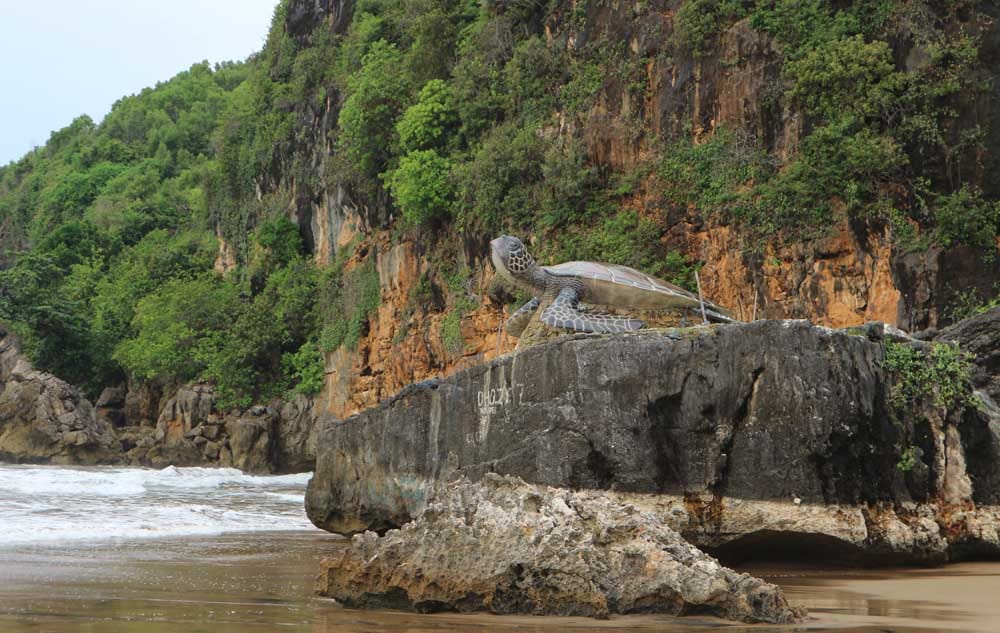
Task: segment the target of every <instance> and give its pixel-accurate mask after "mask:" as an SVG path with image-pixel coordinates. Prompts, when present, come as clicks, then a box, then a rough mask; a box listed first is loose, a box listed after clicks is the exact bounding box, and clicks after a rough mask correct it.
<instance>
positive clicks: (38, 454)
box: [0, 326, 121, 464]
mask: <svg viewBox="0 0 1000 633" xmlns="http://www.w3.org/2000/svg"><path fill="white" fill-rule="evenodd" d="M120 451H121V447H120V444H119V442H118V440H117V438H116V437H115V434H114V431H113V429H112V426H111V424H110V423H109V422H108V421H107V420H104V419H98V417H97V415H96V413H95V411H94V407H93V406H92V405H91V404H90V402H89V401H88V400H87V399H86V398H84V397H83V394H82V393H80V391H79V390H78V389H76V388H75V387H73V386H72V385H69V384H67V383H66V382H64V381H62V380H60V379H58V378H56V377H55V376H53V375H52V374H48V373H45V372H40V371H36V370H35V369H34V368H32V366H31V363H30V361H28V359H27V358H25V357H24V356H23V355H21V353H20V351H19V350H18V347H17V342H16V340H15V339H14V337H13V336H11V335H9V334H8V332H7V330H6V329H5V328H3V327H2V326H0V460H3V461H8V462H30V463H45V462H48V463H55V464H101V463H110V462H112V461H114V460H115V459H116V458H117V457H118V456H119V455H120Z"/></svg>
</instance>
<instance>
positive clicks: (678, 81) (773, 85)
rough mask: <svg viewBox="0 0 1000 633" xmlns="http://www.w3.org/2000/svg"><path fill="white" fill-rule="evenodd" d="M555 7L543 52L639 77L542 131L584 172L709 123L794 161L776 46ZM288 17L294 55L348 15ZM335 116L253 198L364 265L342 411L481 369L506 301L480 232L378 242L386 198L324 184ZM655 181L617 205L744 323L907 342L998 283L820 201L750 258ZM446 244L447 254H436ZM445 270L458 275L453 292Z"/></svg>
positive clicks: (307, 126) (332, 98)
mask: <svg viewBox="0 0 1000 633" xmlns="http://www.w3.org/2000/svg"><path fill="white" fill-rule="evenodd" d="M556 5H557V6H555V7H554V8H553V9H552V10H551V11H550V12H548V13H547V14H546V18H545V23H544V28H543V31H544V35H545V38H546V41H547V43H548V45H549V46H553V47H559V48H564V49H566V50H567V51H569V53H570V55H571V56H572V55H575V54H578V53H580V52H581V51H583V50H585V48H586V46H587V45H588V44H589V43H592V42H596V41H599V40H600V38H602V37H604V38H607V39H608V40H609V41H613V42H621V43H625V44H627V47H626V49H627V50H626V51H625V55H626V61H627V62H628V63H629V64H632V66H636V67H638V68H640V71H637V75H636V76H637V77H639V79H636V78H635V77H628V76H615V75H610V76H607V77H605V78H604V80H603V82H602V83H601V85H600V89H599V91H598V94H597V97H596V100H595V102H594V104H593V105H592V106H591V107H590V109H589V110H588V111H587V112H586V113H584V115H583V117H582V120H574V121H571V120H569V119H563V118H560V119H559V123H558V126H556V127H554V128H553V134H556V135H559V136H560V137H566V138H574V139H578V140H580V141H581V142H582V143H583V146H584V147H585V150H586V160H587V161H588V163H589V164H591V165H593V166H594V167H595V168H596V169H597V170H600V171H602V172H607V173H612V174H624V173H640V174H642V173H647V174H649V173H650V172H649V170H648V169H645V168H644V167H643V166H644V165H645V164H646V161H648V160H649V158H650V156H651V155H652V154H654V153H655V149H656V147H657V143H659V142H660V141H662V140H663V139H672V138H677V137H678V136H682V135H683V134H687V133H688V132H690V133H691V134H693V136H694V137H695V138H696V139H707V138H710V137H711V136H712V135H713V134H714V133H715V132H716V131H717V130H720V129H728V130H737V131H738V132H739V133H740V134H741V135H742V136H741V137H740V138H746V139H751V140H753V142H754V143H755V144H756V146H759V147H761V148H763V150H765V151H766V152H768V154H769V155H770V156H772V157H773V158H774V159H775V160H780V159H782V158H783V157H785V158H787V157H788V156H790V155H791V154H794V152H795V151H797V148H798V147H799V144H800V141H801V139H802V138H803V135H804V134H805V133H806V132H808V131H809V130H810V129H811V126H813V125H814V124H815V121H814V120H813V119H812V118H810V116H809V115H808V113H806V112H804V111H803V110H802V109H801V108H799V107H798V106H796V105H794V104H792V103H790V102H788V101H787V100H785V99H781V98H778V97H776V96H775V91H780V90H782V89H783V88H781V86H782V85H783V84H782V83H781V81H782V77H781V72H782V71H781V63H780V61H781V60H780V56H781V53H780V45H779V44H778V43H777V42H776V41H775V39H774V38H773V37H771V36H770V35H768V34H766V33H764V32H762V31H760V30H757V29H754V28H752V27H751V25H750V24H749V22H748V21H747V20H746V19H743V20H736V21H735V22H734V23H732V24H730V25H726V26H725V27H724V28H723V29H722V31H721V32H720V33H719V34H718V36H717V41H715V42H714V43H713V45H712V47H711V48H710V49H709V50H708V51H707V52H701V53H699V54H697V55H696V54H693V53H689V52H688V53H686V52H684V51H679V50H677V49H675V48H674V47H673V46H672V45H671V42H673V41H674V39H675V36H676V33H675V32H676V31H677V28H678V27H677V24H676V22H677V11H678V4H677V3H675V2H659V1H657V2H653V3H648V6H646V5H645V4H644V5H643V6H642V7H639V5H638V4H636V5H635V6H633V3H627V2H621V3H610V4H608V3H598V2H582V3H556ZM564 5H565V6H564ZM571 5H572V6H571ZM288 7H289V8H288V12H287V17H286V23H285V25H284V27H283V28H284V29H286V30H287V32H288V33H289V34H290V35H291V36H293V37H294V38H295V40H296V42H299V43H300V44H302V45H308V44H309V42H310V38H313V37H316V35H315V34H316V32H317V31H316V29H317V28H328V29H329V30H330V31H332V32H333V33H335V34H338V35H339V34H343V33H345V32H346V30H347V28H348V25H349V23H350V21H351V18H352V16H353V14H354V3H353V1H352V0H339V1H336V0H335V1H331V2H313V1H311V0H309V1H307V0H291V1H290V2H289V4H288ZM323 25H325V27H324V26H323ZM973 27H974V28H976V29H979V32H980V33H981V34H982V38H981V40H982V42H983V49H982V52H981V56H982V58H983V59H992V57H993V56H995V50H994V48H995V46H994V44H995V40H996V38H995V37H994V36H993V34H994V30H993V29H994V27H993V24H992V23H991V22H981V23H976V24H975V25H972V26H969V28H973ZM963 28H965V25H963ZM893 46H894V47H895V50H894V56H895V57H896V58H898V59H900V60H905V61H904V62H901V64H902V66H903V67H907V68H909V67H911V66H913V67H916V66H914V65H919V64H920V63H921V62H920V61H919V60H920V59H923V58H922V57H921V55H924V53H923V52H922V51H923V49H921V48H920V45H918V43H917V42H916V41H915V40H914V38H907V37H902V36H901V37H900V38H899V41H897V42H895V43H894V44H893ZM580 54H582V53H580ZM632 66H629V67H630V68H631V67H632ZM639 80H641V83H642V85H643V86H645V89H644V90H642V91H639V92H636V90H635V89H633V88H634V86H632V85H630V84H629V83H628V82H629V81H632V82H635V81H639ZM968 98H969V99H970V100H972V101H975V100H976V99H979V97H978V96H975V95H970V96H969V97H968ZM340 105H341V103H340V100H339V95H336V94H331V95H328V96H327V98H326V99H325V100H324V101H323V102H322V103H308V104H305V103H303V104H295V105H294V107H295V108H297V112H298V114H299V121H300V122H301V124H302V126H303V133H302V134H300V135H299V137H298V138H300V139H302V140H301V142H300V143H299V144H298V145H297V146H296V147H294V148H290V149H289V150H288V151H289V152H290V155H289V156H287V157H285V159H284V161H283V162H284V163H288V162H290V161H291V160H292V159H295V160H298V161H299V162H300V163H305V164H309V165H313V168H312V170H311V171H310V172H309V173H310V174H311V176H310V177H309V178H304V177H302V175H301V174H298V175H293V174H292V173H290V172H289V171H288V170H282V169H281V167H280V165H279V166H277V167H275V168H274V169H273V170H272V171H271V172H269V173H266V174H262V175H261V176H260V177H259V178H258V187H259V188H260V190H261V191H263V192H265V193H266V192H269V191H276V192H279V193H280V195H284V196H286V198H287V207H286V213H287V214H288V216H289V217H291V218H293V219H295V220H296V221H297V222H298V223H299V226H300V230H301V232H302V234H303V235H304V236H305V237H306V241H307V243H308V244H309V247H310V251H311V253H312V254H313V256H314V257H315V258H316V260H317V261H318V262H321V263H324V264H330V263H332V262H334V260H336V259H337V258H338V257H340V258H341V259H342V261H341V262H340V265H343V266H344V267H345V269H346V270H350V269H351V268H352V267H355V266H358V265H361V264H363V263H364V262H366V261H369V260H372V259H374V260H375V267H376V268H377V270H378V274H379V292H380V304H379V308H378V310H377V312H376V313H375V314H373V315H371V316H370V318H369V319H368V322H367V327H366V328H365V329H364V330H363V332H362V335H361V337H360V341H359V342H358V344H357V345H356V346H355V347H348V346H345V347H340V348H338V349H336V350H334V351H332V352H329V353H328V354H327V356H326V371H327V377H326V389H325V391H324V393H323V394H322V396H321V398H320V401H321V403H322V406H323V407H324V409H325V410H326V411H327V412H329V413H331V414H333V415H336V416H338V417H341V418H342V417H345V416H347V415H350V414H353V413H356V412H358V411H361V410H363V409H365V408H367V407H371V406H374V405H375V404H377V403H378V402H379V401H380V400H383V399H385V398H387V397H389V396H391V395H392V394H394V393H396V392H397V391H399V390H400V389H402V388H403V387H404V386H406V385H407V384H410V383H411V382H415V381H419V380H422V379H425V378H429V377H433V376H441V375H447V374H450V373H453V372H455V371H457V370H459V369H461V368H463V367H467V366H469V365H470V364H473V363H478V362H482V361H488V360H490V359H492V358H494V357H496V356H497V354H498V353H503V352H506V351H509V350H511V349H512V348H513V343H514V342H513V341H511V340H510V339H509V338H507V337H506V336H505V335H503V334H502V333H500V332H499V331H498V328H499V326H500V324H501V322H502V321H503V319H504V310H505V305H506V303H507V301H509V300H510V296H509V295H506V294H505V293H504V292H503V291H500V290H498V289H497V288H496V287H495V286H494V284H493V283H492V281H493V280H492V272H491V271H490V267H489V264H488V262H487V257H486V255H487V254H486V252H485V250H486V243H487V241H488V239H489V237H491V236H486V235H480V234H476V233H475V232H474V231H470V232H467V233H466V234H464V235H454V236H451V238H454V239H444V240H442V239H441V236H432V237H429V236H426V235H423V236H421V235H414V234H411V233H400V232H399V231H395V232H394V231H393V230H392V225H391V221H390V216H391V214H392V212H393V210H392V207H391V205H390V204H389V202H388V200H387V199H386V198H385V197H384V196H381V197H380V196H374V197H373V196H371V195H366V194H365V193H364V192H362V191H359V190H358V189H357V188H356V187H354V186H353V185H352V183H351V182H349V181H347V180H342V179H337V178H332V179H331V178H330V177H329V174H330V173H331V172H330V171H329V169H328V166H329V164H330V163H331V161H333V160H334V159H335V155H336V153H337V150H336V136H337V130H336V129H335V128H336V125H335V121H336V116H337V114H338V112H339V109H340ZM955 108H956V109H957V111H960V112H961V113H962V116H963V117H965V119H963V125H969V126H972V127H976V126H982V127H983V129H985V128H986V127H988V124H989V122H990V121H991V117H993V111H992V110H991V109H990V108H991V106H985V105H983V104H981V103H980V102H979V101H975V102H974V103H972V102H970V103H960V104H957V105H955ZM956 130H957V128H956ZM956 133H957V132H956ZM991 138H992V137H991ZM935 160H936V159H935ZM963 160H964V159H963ZM970 160H971V159H970ZM932 162H933V161H931V160H930V159H928V162H927V164H928V165H931V163H932ZM934 164H935V165H936V163H934ZM932 167H933V165H931V167H927V168H928V169H931V168H932ZM644 170H645V171H644ZM977 173H978V172H977ZM660 185H661V183H659V182H658V180H657V178H656V177H655V175H648V176H646V177H643V178H639V180H638V184H637V185H636V186H634V187H633V191H632V193H631V194H628V195H625V196H624V198H622V199H621V205H622V206H623V207H624V208H631V209H634V210H636V211H637V213H639V215H640V216H641V217H646V218H648V219H650V220H651V221H652V222H654V224H656V226H658V227H659V228H660V237H659V240H660V242H661V244H662V246H663V247H664V248H672V249H676V250H677V251H679V252H681V253H682V254H684V255H685V256H686V257H687V258H688V259H689V260H690V261H697V262H703V267H702V268H701V279H702V283H703V285H704V289H705V292H706V294H707V295H708V296H710V297H712V299H713V300H715V301H716V302H718V303H720V304H722V305H725V306H727V307H729V308H730V309H731V310H732V311H733V312H734V313H735V314H736V316H738V317H739V318H741V319H744V320H751V319H753V318H802V319H809V320H811V321H812V322H814V323H817V324H822V325H826V326H831V327H845V326H852V325H859V324H862V323H865V322H867V321H873V320H880V321H884V322H887V323H890V324H895V325H898V326H899V327H901V328H903V329H905V330H908V331H914V330H920V329H924V328H927V327H931V326H936V325H938V324H941V323H944V322H946V321H947V318H946V314H945V310H946V308H947V306H948V305H949V304H950V303H951V302H952V301H953V300H954V298H955V297H956V296H957V294H958V293H960V292H969V291H970V290H975V291H976V292H978V294H979V296H983V297H986V296H991V295H992V293H993V292H994V286H995V284H997V283H998V282H1000V266H998V265H997V262H998V261H1000V260H997V259H993V260H989V259H982V258H981V253H980V252H979V251H976V250H974V249H971V248H967V247H964V246H953V247H951V248H943V247H940V246H930V247H928V248H924V249H923V250H919V249H918V250H913V249H910V248H908V247H905V246H901V241H900V239H899V238H898V236H896V235H894V234H893V229H892V228H891V227H890V226H889V225H887V224H886V223H879V222H871V223H864V222H858V221H857V220H856V219H850V218H849V214H848V213H847V212H846V210H845V209H844V205H843V204H842V203H841V202H840V201H836V200H835V201H834V208H835V213H834V215H835V218H836V220H835V222H834V226H832V227H827V229H828V230H826V231H825V232H824V231H819V233H821V235H819V236H818V237H815V238H811V239H806V240H800V241H797V242H794V243H785V244H782V243H778V242H773V243H768V244H766V245H765V246H764V247H763V248H762V249H760V248H749V247H748V245H747V234H746V232H745V231H744V230H742V229H741V227H740V226H739V225H737V224H734V223H730V222H728V221H724V220H720V219H719V218H718V217H715V216H711V215H705V214H703V213H700V212H699V211H698V210H697V209H694V208H693V207H690V206H685V205H683V204H679V203H677V202H676V201H672V200H670V199H669V198H664V196H663V194H662V192H661V191H660ZM456 243H457V244H459V247H458V248H450V247H448V246H447V245H448V244H451V245H454V244H456ZM432 249H434V250H432ZM435 251H437V252H435ZM231 253H232V249H231V248H230V247H229V246H228V245H227V244H226V243H225V241H223V243H222V251H221V252H220V259H219V262H218V268H219V269H220V270H224V269H227V268H228V267H230V266H231V265H232V254H231ZM544 263H549V262H544ZM455 271H459V272H458V273H457V274H458V275H459V276H460V277H464V278H465V279H464V280H460V281H461V282H462V283H461V284H460V285H461V287H460V288H457V289H456V288H455V284H454V278H455V275H456V273H455ZM427 288H430V290H429V291H427V292H424V291H426V290H427ZM421 292H424V294H423V295H421ZM415 297H416V299H415ZM455 321H457V322H458V323H457V325H456V323H455Z"/></svg>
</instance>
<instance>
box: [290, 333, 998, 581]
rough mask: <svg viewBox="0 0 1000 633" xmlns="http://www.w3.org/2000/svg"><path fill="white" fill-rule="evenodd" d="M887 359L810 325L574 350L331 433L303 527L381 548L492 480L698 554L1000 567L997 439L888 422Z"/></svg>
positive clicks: (936, 418) (481, 376)
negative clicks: (588, 497) (550, 490)
mask: <svg viewBox="0 0 1000 633" xmlns="http://www.w3.org/2000/svg"><path fill="white" fill-rule="evenodd" d="M900 344H906V343H900ZM912 344H913V345H914V346H917V347H920V346H926V344H924V343H919V342H913V343H912ZM885 350H886V341H885V340H884V334H883V328H882V327H881V326H880V325H873V326H870V327H866V328H859V329H856V330H851V331H835V330H830V329H827V328H823V327H817V326H813V325H811V324H809V323H807V322H804V321H758V322H755V323H748V324H734V325H725V326H715V327H712V328H695V329H688V330H662V331H644V332H639V333H636V334H632V335H617V336H595V335H575V336H569V337H565V338H562V339H559V340H556V341H553V342H550V343H545V344H542V345H539V346H537V347H534V348H530V349H527V350H525V351H522V352H519V353H516V354H513V355H509V356H505V357H502V358H499V359H497V360H495V361H493V362H491V363H488V364H484V365H481V366H478V367H473V368H470V369H468V370H465V371H462V372H459V373H457V374H455V375H453V376H451V377H448V378H446V379H442V380H438V381H431V382H427V383H421V384H417V385H413V386H411V387H409V388H407V389H405V390H404V391H403V392H401V393H400V394H398V395H397V396H396V397H394V398H392V399H391V400H389V401H386V402H384V403H382V404H381V405H379V406H378V407H376V408H373V409H370V410H368V411H364V412H362V413H360V414H358V415H356V416H353V417H352V418H350V419H348V420H345V421H342V422H340V421H330V422H329V423H328V424H326V425H325V426H324V427H323V428H321V429H320V431H319V436H318V444H317V445H318V447H319V448H318V455H317V467H316V473H315V476H314V477H313V479H312V481H311V482H310V484H309V488H308V491H307V496H306V510H307V513H308V515H309V517H310V519H311V520H312V521H313V522H314V523H315V524H316V525H317V526H319V527H322V528H324V529H327V530H330V531H333V532H338V533H341V534H353V533H357V532H362V531H364V530H375V531H384V530H387V529H390V528H395V527H399V526H401V525H403V524H405V523H406V522H407V521H410V520H412V519H414V518H415V517H418V516H419V515H420V513H421V512H422V511H423V510H424V508H425V507H426V506H427V504H428V503H429V502H431V501H432V500H433V491H434V490H435V485H436V484H437V483H440V482H447V481H451V480H454V479H456V478H460V477H465V478H468V479H470V480H472V481H477V480H479V479H481V478H482V477H483V476H484V475H485V474H486V473H491V472H495V473H501V474H509V475H515V476H517V477H520V478H522V479H524V480H525V481H528V482H530V483H536V484H544V485H549V486H556V487H562V488H568V489H584V488H587V489H602V490H607V491H612V492H614V493H629V494H635V493H645V494H648V495H650V503H651V504H652V505H654V506H656V507H657V508H659V511H662V513H663V516H664V519H665V520H666V521H667V522H668V523H669V524H670V525H672V526H674V527H676V528H677V529H679V530H681V531H682V532H683V533H684V535H685V536H687V537H688V538H690V539H692V541H693V542H694V543H695V544H696V545H701V546H705V547H710V548H715V549H718V550H722V549H723V548H727V547H728V548H729V551H730V552H731V553H734V554H738V555H743V554H744V553H746V552H747V551H748V550H749V551H752V550H757V551H769V552H772V553H774V552H779V551H781V550H786V549H789V548H792V547H804V548H806V549H809V548H813V549H816V550H817V551H818V550H820V549H822V550H823V551H826V552H832V553H834V554H835V556H836V557H837V558H838V559H841V558H846V557H847V556H848V555H849V554H851V553H853V554H854V555H857V556H860V557H864V558H865V559H867V560H872V561H874V560H881V559H886V560H891V561H893V562H903V561H938V560H944V559H946V558H947V557H948V556H953V555H960V553H961V552H976V551H988V552H994V551H995V552H1000V545H998V542H997V535H996V530H995V529H994V530H992V531H991V529H990V525H991V521H992V517H993V514H992V512H993V510H992V509H991V508H989V507H981V506H988V505H989V504H991V503H995V501H994V499H995V495H996V493H997V490H995V489H994V488H995V487H996V486H997V483H996V482H1000V476H998V465H997V464H998V462H997V461H996V460H995V459H994V460H992V461H991V459H990V455H992V453H991V452H990V451H992V450H993V449H992V448H990V447H991V446H993V444H991V442H993V439H995V436H994V435H993V430H992V429H991V425H990V421H989V419H988V418H987V417H986V416H984V415H982V414H981V412H979V411H976V410H975V409H974V408H973V407H968V406H965V405H963V406H954V407H950V408H949V407H940V406H937V405H936V404H935V402H934V399H933V398H927V399H926V402H925V401H921V403H918V404H915V405H914V406H913V410H912V411H907V412H905V415H904V416H902V417H901V416H900V415H899V412H894V411H892V410H890V405H889V397H888V396H889V393H890V391H891V390H892V388H893V384H895V381H896V380H897V379H898V377H897V376H894V375H893V374H891V373H890V372H888V371H887V370H886V368H885V367H884V361H885ZM933 389H934V386H933V385H928V393H930V392H931V391H932V390H933ZM991 438H993V439H991ZM973 442H978V444H977V446H980V447H985V448H982V449H981V450H980V454H978V455H977V456H976V459H972V460H969V461H966V460H965V456H966V453H967V452H968V451H969V450H973V447H972V446H971V445H972V443H973ZM984 442H985V444H984ZM976 450H979V449H976ZM797 537H805V540H803V538H797Z"/></svg>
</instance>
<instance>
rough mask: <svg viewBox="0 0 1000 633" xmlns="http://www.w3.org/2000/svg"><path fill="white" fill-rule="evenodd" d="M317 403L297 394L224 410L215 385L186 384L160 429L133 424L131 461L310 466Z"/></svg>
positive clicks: (285, 468) (250, 467)
mask: <svg viewBox="0 0 1000 633" xmlns="http://www.w3.org/2000/svg"><path fill="white" fill-rule="evenodd" d="M314 413H315V409H314V406H313V401H312V400H310V399H309V398H306V397H304V396H301V395H300V396H296V397H295V398H293V399H292V400H290V401H275V402H274V403H272V404H270V405H268V406H261V405H258V406H253V407H250V408H249V409H247V410H245V411H230V412H221V411H219V410H217V408H216V401H215V393H214V391H213V389H212V387H211V386H210V385H197V384H195V385H184V386H182V387H180V388H179V389H177V390H176V391H175V392H174V395H173V396H171V397H170V398H168V399H166V402H165V404H164V405H163V407H162V409H161V411H160V415H159V419H158V421H157V425H156V427H155V429H144V428H135V427H128V428H126V429H123V430H122V431H121V432H122V434H123V435H127V436H128V438H129V441H128V448H129V450H128V453H127V455H126V456H125V459H126V460H127V461H128V462H130V463H137V464H143V465H147V466H154V467H158V468H159V467H163V466H168V465H196V464H217V465H219V466H231V467H234V468H239V469H240V470H244V471H248V472H259V473H287V472H304V471H308V470H311V469H312V467H313V464H314V462H315V455H316V439H315V429H316V427H317V421H316V418H315V416H314Z"/></svg>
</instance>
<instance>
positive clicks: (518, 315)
mask: <svg viewBox="0 0 1000 633" xmlns="http://www.w3.org/2000/svg"><path fill="white" fill-rule="evenodd" d="M538 304H539V301H538V297H532V298H531V300H530V301H528V302H527V303H526V304H524V305H523V306H521V307H520V308H518V309H517V312H515V313H514V314H512V315H510V318H509V319H507V326H506V327H507V334H510V335H511V336H513V337H514V338H518V337H520V336H521V334H522V333H523V332H524V328H526V327H528V322H529V321H531V317H532V316H534V314H535V310H537V309H538Z"/></svg>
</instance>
